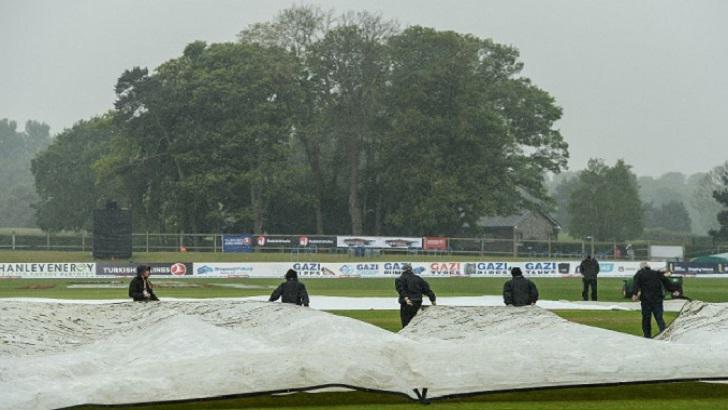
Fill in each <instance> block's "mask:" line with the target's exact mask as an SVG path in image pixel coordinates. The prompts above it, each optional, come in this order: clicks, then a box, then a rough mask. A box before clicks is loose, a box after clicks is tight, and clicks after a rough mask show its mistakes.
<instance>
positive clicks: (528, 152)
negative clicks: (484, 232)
mask: <svg viewBox="0 0 728 410" xmlns="http://www.w3.org/2000/svg"><path fill="white" fill-rule="evenodd" d="M389 44H390V49H391V53H392V67H393V68H392V74H391V86H390V87H389V89H388V93H387V96H388V99H387V112H386V115H387V124H386V127H387V133H386V134H385V138H384V140H383V141H382V142H381V144H380V155H381V157H382V159H381V161H380V164H381V168H382V169H381V170H380V175H381V177H382V184H381V185H380V187H379V189H381V192H382V194H383V195H384V199H385V200H384V205H385V207H384V210H383V214H384V221H385V225H386V231H388V232H390V233H393V232H406V233H410V234H433V233H438V234H456V233H459V232H462V230H463V226H470V227H475V226H476V222H477V220H478V219H479V218H480V217H482V216H484V215H489V214H506V213H510V212H512V211H514V210H516V209H519V208H523V207H529V206H532V205H533V203H534V202H538V201H545V200H547V194H546V191H545V188H544V185H543V175H544V172H545V171H547V170H549V171H553V172H559V171H560V170H561V169H562V168H563V167H564V166H565V164H566V158H567V151H566V147H567V145H566V143H565V142H564V140H563V138H562V137H561V135H560V133H559V132H558V131H556V130H554V129H553V124H554V122H555V121H556V120H558V119H559V118H560V116H561V110H560V109H559V108H558V107H557V106H556V105H555V104H554V100H553V98H552V97H551V96H550V95H549V94H548V93H546V92H545V91H543V90H541V89H539V88H537V87H535V86H534V85H533V84H531V83H530V81H529V80H528V79H526V78H523V77H522V76H521V75H520V72H521V69H522V67H523V65H522V63H520V62H519V61H518V52H517V50H515V49H514V48H512V47H508V46H504V45H500V44H497V43H494V42H492V41H490V40H484V39H479V38H476V37H473V36H469V35H462V34H458V33H455V32H439V31H436V30H433V29H429V28H423V27H411V28H408V29H407V30H405V31H404V32H403V33H402V34H400V35H397V36H394V37H393V38H392V39H391V40H390V42H389Z"/></svg>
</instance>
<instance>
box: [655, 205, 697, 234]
mask: <svg viewBox="0 0 728 410" xmlns="http://www.w3.org/2000/svg"><path fill="white" fill-rule="evenodd" d="M645 227H646V228H662V229H665V230H668V231H674V232H690V215H688V210H687V208H685V205H684V204H683V203H682V202H678V201H669V202H667V203H665V204H662V205H661V206H659V207H655V206H654V205H652V203H647V204H645Z"/></svg>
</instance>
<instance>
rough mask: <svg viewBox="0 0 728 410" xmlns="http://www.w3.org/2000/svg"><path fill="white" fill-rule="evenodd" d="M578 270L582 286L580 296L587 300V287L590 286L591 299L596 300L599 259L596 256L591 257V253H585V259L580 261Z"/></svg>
mask: <svg viewBox="0 0 728 410" xmlns="http://www.w3.org/2000/svg"><path fill="white" fill-rule="evenodd" d="M579 272H581V276H582V278H581V281H582V284H583V285H584V288H583V290H582V292H581V298H582V299H584V300H589V288H591V300H597V275H599V261H597V259H596V258H592V256H591V255H586V259H584V260H583V261H581V264H580V265H579Z"/></svg>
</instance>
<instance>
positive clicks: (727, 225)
mask: <svg viewBox="0 0 728 410" xmlns="http://www.w3.org/2000/svg"><path fill="white" fill-rule="evenodd" d="M715 172H716V174H717V177H719V179H720V182H721V185H722V186H721V187H720V188H719V189H716V190H715V191H713V197H714V198H715V200H716V201H718V203H720V204H721V205H723V207H724V208H723V209H722V210H721V211H720V212H718V215H717V218H718V223H719V224H720V227H719V228H718V229H714V230H711V231H710V235H711V236H712V237H713V238H715V239H718V240H721V241H728V209H726V208H728V163H726V165H725V166H724V167H722V168H718V169H717V170H715Z"/></svg>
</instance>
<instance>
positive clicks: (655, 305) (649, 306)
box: [642, 300, 665, 339]
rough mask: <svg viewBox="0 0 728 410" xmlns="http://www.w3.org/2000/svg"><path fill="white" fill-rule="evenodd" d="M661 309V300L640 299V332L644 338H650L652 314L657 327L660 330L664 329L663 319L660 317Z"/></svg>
mask: <svg viewBox="0 0 728 410" xmlns="http://www.w3.org/2000/svg"><path fill="white" fill-rule="evenodd" d="M663 311H664V309H663V307H662V300H658V301H644V300H643V301H642V334H644V335H645V337H646V338H648V339H649V338H652V316H653V315H654V316H655V322H657V327H659V328H660V332H662V331H663V330H665V320H664V319H663V318H662V313H663Z"/></svg>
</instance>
